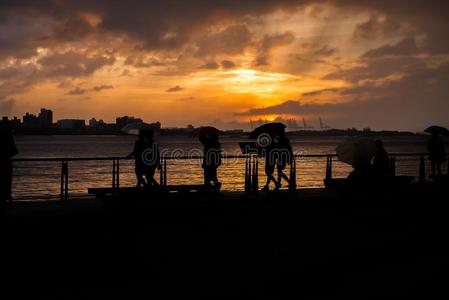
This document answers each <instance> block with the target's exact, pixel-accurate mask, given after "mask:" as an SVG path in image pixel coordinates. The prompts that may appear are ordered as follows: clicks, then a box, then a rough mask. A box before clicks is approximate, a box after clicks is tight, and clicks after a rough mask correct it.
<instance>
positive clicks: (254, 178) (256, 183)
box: [251, 156, 259, 192]
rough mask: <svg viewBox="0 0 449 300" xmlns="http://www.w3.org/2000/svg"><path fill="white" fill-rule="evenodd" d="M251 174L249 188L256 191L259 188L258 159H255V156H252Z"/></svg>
mask: <svg viewBox="0 0 449 300" xmlns="http://www.w3.org/2000/svg"><path fill="white" fill-rule="evenodd" d="M252 167H253V172H252V173H253V176H252V181H251V189H252V191H254V192H257V191H258V190H259V170H258V169H259V161H258V159H257V156H255V157H254V160H253V166H252Z"/></svg>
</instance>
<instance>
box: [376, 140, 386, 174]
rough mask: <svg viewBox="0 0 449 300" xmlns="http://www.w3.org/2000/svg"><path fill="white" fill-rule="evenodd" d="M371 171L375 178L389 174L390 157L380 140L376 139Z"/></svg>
mask: <svg viewBox="0 0 449 300" xmlns="http://www.w3.org/2000/svg"><path fill="white" fill-rule="evenodd" d="M373 172H374V176H376V178H377V179H385V178H386V177H387V176H388V175H390V158H389V156H388V153H387V151H386V150H385V148H384V144H383V142H382V141H381V140H377V141H376V153H375V154H374V159H373Z"/></svg>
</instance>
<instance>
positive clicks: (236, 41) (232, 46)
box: [196, 25, 252, 56]
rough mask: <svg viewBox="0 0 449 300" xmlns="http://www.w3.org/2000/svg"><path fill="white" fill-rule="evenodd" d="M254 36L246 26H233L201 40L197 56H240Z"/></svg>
mask: <svg viewBox="0 0 449 300" xmlns="http://www.w3.org/2000/svg"><path fill="white" fill-rule="evenodd" d="M251 39H252V34H251V32H250V31H249V30H248V28H247V27H246V26H245V25H233V26H229V27H227V28H226V29H224V30H222V31H219V32H216V33H214V34H210V35H208V36H206V37H204V38H203V39H201V40H200V41H199V42H198V43H197V45H198V47H199V49H198V51H197V53H196V55H197V56H214V55H217V54H230V55H232V54H240V53H242V52H243V50H244V49H245V48H246V47H247V46H248V45H249V44H250V43H251Z"/></svg>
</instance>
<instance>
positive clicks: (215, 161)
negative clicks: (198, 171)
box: [199, 134, 221, 190]
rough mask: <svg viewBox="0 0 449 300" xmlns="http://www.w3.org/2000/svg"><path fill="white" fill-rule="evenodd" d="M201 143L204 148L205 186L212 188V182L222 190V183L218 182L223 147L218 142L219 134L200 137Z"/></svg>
mask: <svg viewBox="0 0 449 300" xmlns="http://www.w3.org/2000/svg"><path fill="white" fill-rule="evenodd" d="M199 140H200V142H201V143H202V144H203V146H204V159H203V165H202V167H203V170H204V184H205V185H206V186H211V182H212V183H214V186H215V188H216V189H217V190H220V188H221V182H219V181H218V175H217V169H218V167H219V166H220V165H221V145H220V142H219V141H218V134H212V135H210V136H209V137H207V136H200V138H199Z"/></svg>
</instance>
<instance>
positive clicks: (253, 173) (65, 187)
mask: <svg viewBox="0 0 449 300" xmlns="http://www.w3.org/2000/svg"><path fill="white" fill-rule="evenodd" d="M427 156H428V153H394V154H391V155H390V170H391V175H396V173H397V163H398V162H401V163H402V164H405V163H410V162H412V163H413V166H414V165H415V164H416V162H418V164H417V168H418V170H417V172H416V173H415V174H411V175H413V176H416V177H418V182H420V183H424V182H425V179H426V175H427V172H426V170H427V169H428V167H427V166H426V158H427ZM336 158H337V156H336V154H304V155H295V156H294V159H293V160H292V163H291V165H290V169H289V170H287V172H288V171H289V172H290V178H291V184H290V189H296V188H297V187H298V185H297V171H298V169H300V170H302V171H303V172H304V167H303V163H304V162H306V160H308V159H320V160H321V159H323V160H324V159H325V162H326V164H325V172H324V174H323V177H321V178H322V179H323V180H325V179H327V180H329V179H332V177H333V176H334V167H335V164H336V163H337V162H338V160H337V159H336ZM201 159H203V157H202V156H180V157H162V158H161V165H162V167H161V170H160V178H159V182H160V184H161V185H165V186H166V185H167V182H168V175H167V171H168V167H167V165H168V162H176V161H183V160H201ZM223 159H227V160H230V159H234V160H244V163H245V165H244V167H243V168H242V169H243V170H244V176H243V180H242V182H241V186H242V189H243V190H245V191H257V190H258V189H259V182H258V181H259V169H260V166H259V165H260V164H263V160H262V159H260V157H258V156H257V155H249V154H246V155H223ZM129 160H132V159H131V158H126V157H78V158H17V159H13V165H16V164H19V163H50V162H53V163H59V164H60V176H59V177H60V181H59V185H60V189H59V197H58V198H59V199H61V200H68V199H69V194H70V193H69V191H70V190H69V189H70V184H69V182H70V180H69V177H70V176H69V174H70V164H73V163H74V162H97V163H98V162H107V163H112V170H111V171H106V170H105V171H103V173H102V174H104V175H107V173H109V174H110V175H112V184H111V187H112V188H113V189H118V188H120V184H121V183H120V175H121V163H122V162H124V161H129ZM338 163H341V162H338ZM27 168H30V169H33V168H32V167H27ZM43 168H45V167H43ZM104 168H107V167H106V166H105V167H104ZM309 171H313V172H315V173H316V170H309ZM447 172H448V173H449V160H448V163H447ZM26 175H27V173H25V174H24V176H26ZM52 175H53V176H54V175H55V174H52ZM43 176H44V175H43ZM337 176H338V174H337ZM340 176H341V174H340ZM55 184H56V183H55ZM92 184H93V185H95V182H92ZM34 197H35V198H41V196H39V195H35V196H34Z"/></svg>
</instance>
